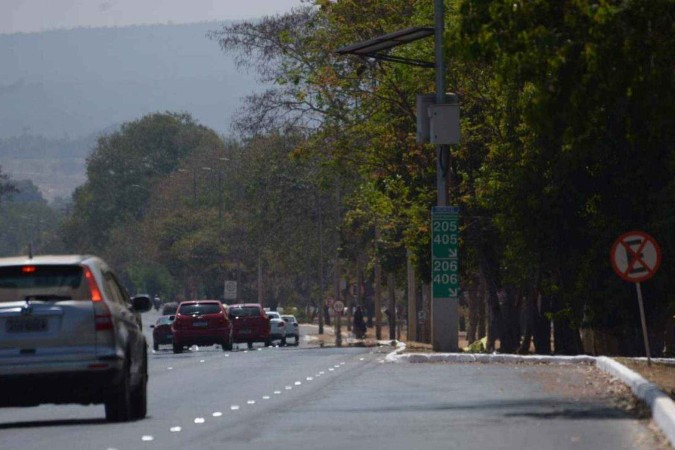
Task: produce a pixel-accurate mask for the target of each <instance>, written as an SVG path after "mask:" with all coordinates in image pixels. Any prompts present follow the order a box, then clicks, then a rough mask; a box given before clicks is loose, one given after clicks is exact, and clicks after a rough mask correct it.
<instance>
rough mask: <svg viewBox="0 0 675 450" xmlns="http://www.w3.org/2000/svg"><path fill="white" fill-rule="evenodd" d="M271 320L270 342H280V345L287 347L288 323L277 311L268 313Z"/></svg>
mask: <svg viewBox="0 0 675 450" xmlns="http://www.w3.org/2000/svg"><path fill="white" fill-rule="evenodd" d="M267 317H268V318H269V319H270V341H280V344H279V345H282V346H283V345H286V322H284V319H282V318H281V315H279V313H278V312H276V311H267Z"/></svg>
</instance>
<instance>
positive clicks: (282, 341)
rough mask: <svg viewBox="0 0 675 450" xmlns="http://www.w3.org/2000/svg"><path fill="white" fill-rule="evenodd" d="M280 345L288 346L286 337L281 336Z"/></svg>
mask: <svg viewBox="0 0 675 450" xmlns="http://www.w3.org/2000/svg"><path fill="white" fill-rule="evenodd" d="M279 345H280V346H281V347H286V338H281V343H280V344H279Z"/></svg>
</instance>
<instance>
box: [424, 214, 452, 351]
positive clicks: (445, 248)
mask: <svg viewBox="0 0 675 450" xmlns="http://www.w3.org/2000/svg"><path fill="white" fill-rule="evenodd" d="M431 283H432V294H433V301H432V303H431V324H432V327H431V343H432V346H433V349H434V350H436V351H444V352H456V351H457V350H458V346H459V342H458V327H459V324H458V322H457V309H458V305H459V208H456V207H452V206H435V207H433V209H432V210H431Z"/></svg>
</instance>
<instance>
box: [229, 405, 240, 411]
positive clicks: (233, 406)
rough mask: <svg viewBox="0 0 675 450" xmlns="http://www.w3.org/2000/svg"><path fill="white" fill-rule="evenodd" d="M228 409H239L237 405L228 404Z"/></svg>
mask: <svg viewBox="0 0 675 450" xmlns="http://www.w3.org/2000/svg"><path fill="white" fill-rule="evenodd" d="M230 409H231V410H232V411H237V410H238V409H239V405H232V406H230Z"/></svg>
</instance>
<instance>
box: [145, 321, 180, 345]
mask: <svg viewBox="0 0 675 450" xmlns="http://www.w3.org/2000/svg"><path fill="white" fill-rule="evenodd" d="M175 318H176V316H159V317H158V318H157V321H156V322H155V324H154V325H150V328H152V348H153V350H155V351H157V350H159V346H160V345H166V344H168V345H171V344H173V332H172V331H171V324H172V323H173V320H174V319H175Z"/></svg>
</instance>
